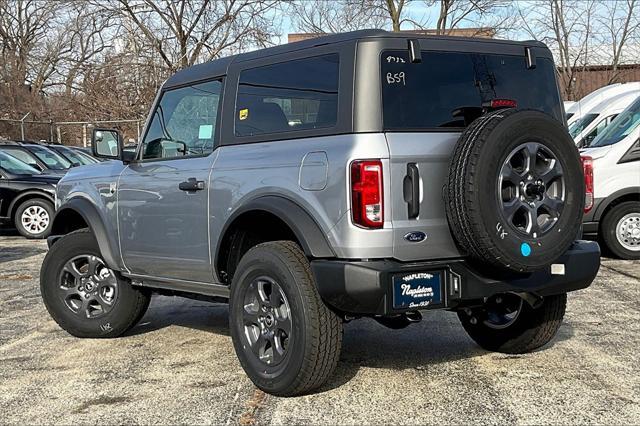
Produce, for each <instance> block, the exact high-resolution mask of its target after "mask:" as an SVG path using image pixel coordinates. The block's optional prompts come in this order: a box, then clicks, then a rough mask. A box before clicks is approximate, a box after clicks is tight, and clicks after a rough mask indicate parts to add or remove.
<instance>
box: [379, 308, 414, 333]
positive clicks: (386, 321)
mask: <svg viewBox="0 0 640 426" xmlns="http://www.w3.org/2000/svg"><path fill="white" fill-rule="evenodd" d="M374 319H375V320H376V321H378V323H380V324H381V325H384V326H385V327H387V328H391V329H394V330H399V329H401V328H405V327H408V326H409V325H410V324H412V323H416V322H420V321H422V314H421V313H420V312H419V311H409V312H405V313H403V314H399V315H394V316H391V317H375V318H374Z"/></svg>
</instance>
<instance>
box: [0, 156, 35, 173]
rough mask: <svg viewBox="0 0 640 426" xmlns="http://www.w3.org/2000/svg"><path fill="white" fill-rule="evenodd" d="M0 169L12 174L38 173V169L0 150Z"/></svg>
mask: <svg viewBox="0 0 640 426" xmlns="http://www.w3.org/2000/svg"><path fill="white" fill-rule="evenodd" d="M0 169H2V170H4V171H6V172H7V173H11V174H13V175H39V174H41V173H40V171H38V170H36V169H34V168H33V167H31V166H30V165H28V164H27V163H23V162H22V161H20V160H18V159H17V158H15V157H12V156H11V155H9V154H6V153H4V152H0Z"/></svg>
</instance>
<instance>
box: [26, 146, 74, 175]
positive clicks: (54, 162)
mask: <svg viewBox="0 0 640 426" xmlns="http://www.w3.org/2000/svg"><path fill="white" fill-rule="evenodd" d="M28 149H29V150H30V151H31V152H33V154H34V155H35V156H36V157H38V159H40V161H42V162H43V163H44V164H46V165H47V168H49V169H53V170H64V169H68V168H69V167H71V162H70V161H69V160H67V159H66V158H63V157H61V156H60V154H57V153H55V152H54V151H52V150H50V149H48V148H45V147H43V146H35V145H34V146H29V148H28Z"/></svg>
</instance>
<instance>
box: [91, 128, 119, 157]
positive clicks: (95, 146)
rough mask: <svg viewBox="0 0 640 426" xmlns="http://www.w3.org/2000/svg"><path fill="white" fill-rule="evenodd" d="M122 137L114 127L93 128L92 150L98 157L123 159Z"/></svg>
mask: <svg viewBox="0 0 640 426" xmlns="http://www.w3.org/2000/svg"><path fill="white" fill-rule="evenodd" d="M122 145H123V143H122V137H121V136H120V132H118V131H117V130H113V129H93V134H92V136H91V152H92V153H93V156H94V157H96V158H105V159H108V160H121V159H122Z"/></svg>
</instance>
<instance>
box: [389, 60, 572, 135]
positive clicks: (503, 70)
mask: <svg viewBox="0 0 640 426" xmlns="http://www.w3.org/2000/svg"><path fill="white" fill-rule="evenodd" d="M381 67H382V68H381V69H382V98H383V115H384V117H383V122H384V128H385V129H386V130H411V129H428V128H447V127H454V128H460V127H465V126H466V125H468V124H469V120H465V114H466V113H468V112H469V111H474V110H477V111H479V110H480V109H481V108H482V105H483V104H484V103H487V102H489V101H491V100H494V99H508V100H513V101H516V102H517V106H518V108H520V109H535V110H540V111H543V112H546V113H547V114H549V115H551V116H553V117H555V118H556V119H558V120H559V121H563V118H562V106H561V103H560V102H561V100H560V95H559V93H558V88H557V87H558V86H557V83H556V78H555V68H554V64H553V61H551V60H549V59H546V58H538V59H537V64H536V67H535V68H533V69H527V66H526V62H525V57H524V54H523V55H522V56H510V55H493V54H480V53H468V52H464V53H461V52H434V51H423V52H422V62H420V63H411V61H410V60H409V54H408V52H407V51H400V50H399V51H385V52H383V53H382V57H381Z"/></svg>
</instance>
